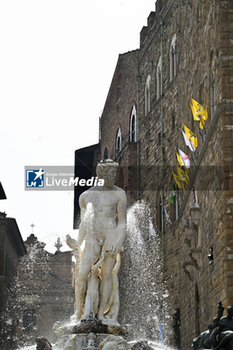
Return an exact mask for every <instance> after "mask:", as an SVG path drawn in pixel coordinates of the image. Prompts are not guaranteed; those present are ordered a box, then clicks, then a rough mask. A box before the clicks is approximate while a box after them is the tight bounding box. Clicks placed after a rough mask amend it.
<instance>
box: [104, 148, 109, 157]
mask: <svg viewBox="0 0 233 350" xmlns="http://www.w3.org/2000/svg"><path fill="white" fill-rule="evenodd" d="M104 159H108V149H107V147H105V149H104Z"/></svg>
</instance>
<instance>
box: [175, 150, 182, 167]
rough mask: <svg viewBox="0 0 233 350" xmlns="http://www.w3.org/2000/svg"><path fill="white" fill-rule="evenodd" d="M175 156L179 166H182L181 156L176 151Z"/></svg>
mask: <svg viewBox="0 0 233 350" xmlns="http://www.w3.org/2000/svg"><path fill="white" fill-rule="evenodd" d="M176 158H177V160H178V162H179V164H180V166H184V162H183V160H182V158H181V156H180V155H179V154H178V153H177V152H176Z"/></svg>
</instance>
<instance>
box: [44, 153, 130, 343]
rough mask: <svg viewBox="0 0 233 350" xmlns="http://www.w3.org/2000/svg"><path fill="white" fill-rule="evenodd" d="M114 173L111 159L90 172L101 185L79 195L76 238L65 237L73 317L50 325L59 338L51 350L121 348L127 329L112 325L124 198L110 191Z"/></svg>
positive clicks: (120, 192)
mask: <svg viewBox="0 0 233 350" xmlns="http://www.w3.org/2000/svg"><path fill="white" fill-rule="evenodd" d="M117 168H118V163H116V162H113V161H112V160H107V161H102V162H100V163H99V164H98V165H97V169H96V172H97V176H98V178H99V179H103V180H104V185H103V186H98V185H97V186H94V187H92V188H90V189H89V190H87V191H85V192H84V193H82V195H81V196H80V199H79V204H80V209H81V223H80V226H79V235H78V239H77V240H76V239H73V238H71V237H70V236H69V235H67V238H66V242H67V244H68V246H69V247H70V248H71V249H73V251H74V255H75V256H76V260H77V262H76V263H77V265H79V266H78V267H76V275H75V313H74V315H73V316H72V317H71V321H72V322H71V324H68V325H61V324H60V323H59V322H57V323H56V324H55V325H54V330H55V333H56V334H57V335H59V340H58V342H57V343H56V344H55V347H54V349H62V350H82V349H98V348H100V349H102V348H103V349H104V350H107V349H109V350H110V349H111V350H113V349H114V350H116V349H119V350H124V349H126V348H127V342H126V340H125V338H124V337H125V336H126V335H127V329H126V328H124V327H121V326H120V325H119V323H118V321H117V317H118V312H119V290H118V271H119V267H120V261H121V257H120V253H121V251H122V249H123V241H124V236H125V231H126V194H125V192H124V191H123V190H122V189H121V188H119V187H117V186H115V181H116V175H117ZM84 240H85V247H84V249H83V252H82V254H80V246H81V244H82V243H83V241H84ZM80 255H81V259H80ZM79 260H80V261H79ZM47 346H49V345H47Z"/></svg>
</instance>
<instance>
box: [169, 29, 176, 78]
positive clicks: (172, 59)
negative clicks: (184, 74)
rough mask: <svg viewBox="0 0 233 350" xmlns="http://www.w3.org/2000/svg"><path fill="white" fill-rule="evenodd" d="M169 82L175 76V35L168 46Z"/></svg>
mask: <svg viewBox="0 0 233 350" xmlns="http://www.w3.org/2000/svg"><path fill="white" fill-rule="evenodd" d="M169 57H170V81H172V79H173V78H174V77H175V76H176V69H177V53H176V34H174V35H173V37H172V41H171V45H170V53H169Z"/></svg>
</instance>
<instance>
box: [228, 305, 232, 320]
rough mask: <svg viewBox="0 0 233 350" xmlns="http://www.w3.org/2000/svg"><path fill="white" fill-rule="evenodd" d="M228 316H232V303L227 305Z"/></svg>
mask: <svg viewBox="0 0 233 350" xmlns="http://www.w3.org/2000/svg"><path fill="white" fill-rule="evenodd" d="M227 315H228V317H233V304H232V305H230V306H228V307H227Z"/></svg>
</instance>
